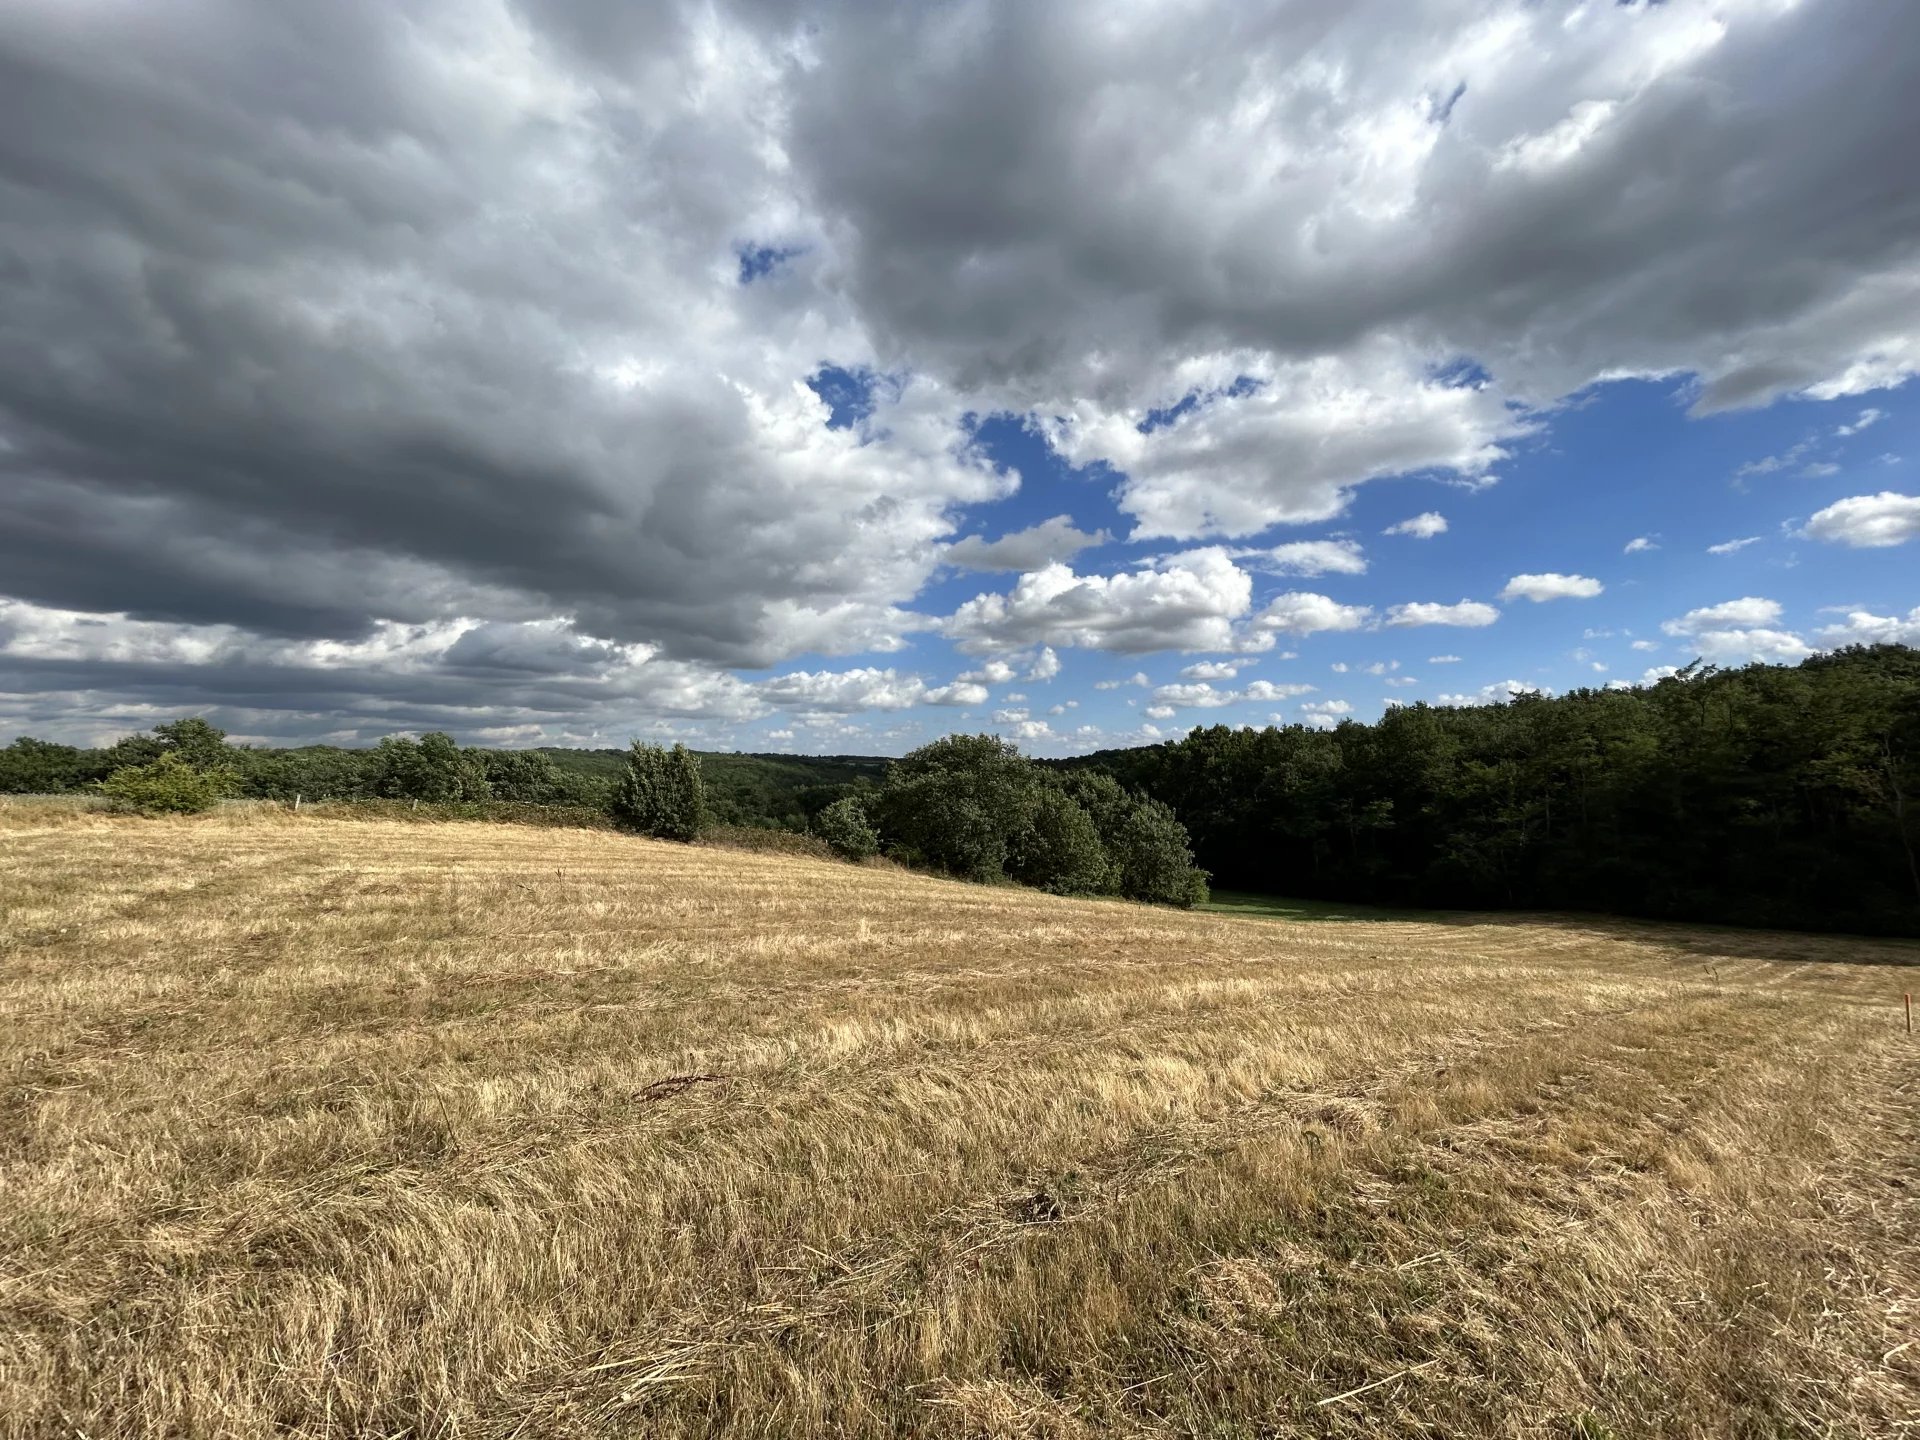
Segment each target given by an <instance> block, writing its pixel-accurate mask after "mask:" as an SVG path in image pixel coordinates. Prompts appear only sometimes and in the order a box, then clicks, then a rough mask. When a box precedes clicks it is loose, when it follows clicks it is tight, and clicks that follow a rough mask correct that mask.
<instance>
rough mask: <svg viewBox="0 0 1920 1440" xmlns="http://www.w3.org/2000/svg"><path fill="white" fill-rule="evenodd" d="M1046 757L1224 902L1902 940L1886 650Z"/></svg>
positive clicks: (1907, 821)
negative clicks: (1287, 898) (1231, 895)
mask: <svg viewBox="0 0 1920 1440" xmlns="http://www.w3.org/2000/svg"><path fill="white" fill-rule="evenodd" d="M1067 763H1068V765H1069V766H1070V767H1071V768H1072V769H1074V770H1077V769H1079V768H1081V767H1085V768H1091V769H1094V770H1096V771H1098V772H1100V773H1105V774H1108V775H1111V776H1113V777H1114V778H1115V779H1117V780H1118V781H1120V782H1122V783H1123V784H1125V785H1127V786H1130V787H1135V788H1137V789H1139V790H1140V791H1142V792H1143V793H1145V794H1148V795H1151V796H1153V797H1155V798H1157V799H1159V800H1161V801H1162V802H1164V803H1165V804H1167V805H1168V806H1169V807H1171V808H1172V810H1173V811H1174V812H1175V813H1176V814H1177V815H1178V816H1179V817H1180V819H1181V820H1182V821H1183V822H1184V823H1185V825H1186V828H1187V830H1188V832H1189V833H1190V835H1191V836H1192V840H1193V846H1194V851H1195V854H1196V856H1197V858H1198V861H1199V863H1200V864H1201V865H1203V866H1205V867H1206V868H1207V869H1208V870H1209V871H1211V872H1212V874H1213V877H1214V880H1215V883H1216V884H1219V885H1223V886H1227V887H1230V888H1237V889H1245V890H1255V891H1262V892H1266V893H1272V894H1281V895H1291V896H1301V897H1310V898H1320V899H1328V900H1340V901H1347V902H1364V903H1371V904H1381V905H1414V906H1422V907H1439V908H1450V907H1465V908H1494V909H1507V908H1524V909H1570V910H1600V911H1611V912H1615V913H1621V914H1629V915H1643V916H1653V917H1666V918H1673V919H1688V920H1698V921H1711V922H1720V923H1727V924H1741V925H1763V926H1778V927H1786V928H1802V929H1834V930H1856V931H1865V932H1874V933H1891V934H1909V935H1912V934H1920V651H1916V650H1914V649H1912V648H1910V647H1906V646H1899V645H1879V646H1871V647H1867V646H1856V647H1852V648H1849V649H1845V650H1840V651H1836V652H1833V653H1831V654H1825V655H1819V656H1815V657H1813V658H1811V659H1809V660H1806V661H1804V662H1802V663H1801V664H1799V665H1798V666H1794V667H1785V666H1772V665H1751V666H1747V667H1744V668H1740V669H1726V670H1722V669H1715V668H1713V667H1709V666H1701V665H1695V666H1693V667H1690V668H1689V669H1687V670H1684V671H1682V672H1680V673H1679V674H1678V675H1675V676H1673V677H1672V678H1670V679H1665V680H1662V681H1660V682H1659V683H1658V684H1655V685H1652V686H1647V687H1643V688H1639V689H1630V690H1581V691H1576V692H1573V693H1571V694H1567V695H1563V696H1559V697H1553V698H1549V697H1545V696H1539V695H1521V696H1518V697H1516V698H1515V699H1513V700H1512V701H1510V702H1508V703H1506V704H1499V705H1484V706H1475V707H1466V708H1461V709H1446V708H1434V707H1430V706H1427V705H1409V706H1403V707H1398V708H1394V709H1390V710H1389V711H1388V712H1387V713H1386V714H1385V715H1384V716H1383V717H1382V718H1381V719H1380V720H1378V721H1376V722H1373V723H1371V724H1363V723H1359V722H1354V721H1348V722H1344V723H1342V724H1340V725H1339V726H1338V727H1336V728H1334V729H1331V730H1314V729H1308V728H1304V727H1300V726H1290V727H1287V728H1285V729H1266V730H1251V729H1230V728H1228V727H1226V726H1213V727H1211V728H1207V729H1200V730H1195V731H1193V732H1191V733H1190V734H1189V735H1187V736H1186V737H1185V738H1184V739H1182V740H1179V741H1177V742H1171V743H1167V744H1163V745H1158V746H1153V747H1148V748H1143V749H1135V750H1120V751H1106V752H1102V753H1100V754H1097V755H1094V756H1091V757H1087V758H1086V759H1085V760H1082V761H1077V762H1067Z"/></svg>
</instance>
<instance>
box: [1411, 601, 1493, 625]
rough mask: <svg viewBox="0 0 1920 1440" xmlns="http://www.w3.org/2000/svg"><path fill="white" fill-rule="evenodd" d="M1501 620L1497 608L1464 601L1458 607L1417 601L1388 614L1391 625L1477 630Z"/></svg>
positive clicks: (1481, 602)
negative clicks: (1446, 626)
mask: <svg viewBox="0 0 1920 1440" xmlns="http://www.w3.org/2000/svg"><path fill="white" fill-rule="evenodd" d="M1499 618H1500V611H1499V610H1498V609H1497V608H1495V607H1494V606H1492V605H1488V604H1486V603H1484V602H1483V601H1479V600H1462V601H1460V602H1459V603H1458V604H1457V605H1442V604H1439V603H1438V602H1435V601H1415V602H1412V603H1410V604H1406V605H1395V606H1394V607H1393V608H1392V609H1391V610H1389V611H1388V612H1387V624H1389V625H1464V626H1469V627H1474V628H1477V627H1479V626H1482V625H1491V624H1493V622H1494V621H1496V620H1498V619H1499Z"/></svg>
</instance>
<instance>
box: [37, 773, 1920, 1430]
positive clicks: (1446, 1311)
mask: <svg viewBox="0 0 1920 1440" xmlns="http://www.w3.org/2000/svg"><path fill="white" fill-rule="evenodd" d="M1915 955H1916V951H1915V948H1914V947H1912V946H1901V945H1898V944H1890V943H1874V942H1854V941H1848V940H1844V939H1831V938H1808V937H1801V936H1769V935H1756V934H1751V933H1742V932H1735V931H1705V930H1686V929H1681V928H1677V927H1655V926H1646V925H1640V926H1636V925H1625V924H1622V925H1605V924H1600V923H1574V922H1553V921H1550V920H1541V921H1537V922H1536V921H1528V920H1516V919H1514V918H1513V917H1500V918H1494V917H1483V918H1459V919H1456V920H1453V921H1446V922H1432V923H1427V922H1419V923H1416V922H1412V921H1353V922H1349V923H1338V924H1333V923H1286V922H1283V921H1276V920H1271V919H1262V918H1234V917H1232V916H1227V915H1217V914H1201V915H1182V914H1178V913H1174V912H1169V911H1160V910H1149V909H1144V908H1139V907H1133V906H1128V905H1123V904H1118V903H1107V902H1076V901H1065V900H1057V899H1051V898H1048V897H1045V896H1041V895H1036V894H1031V893H1026V892H1020V891H1014V890H993V889H983V888H974V887H968V886H964V885H958V884H951V883H946V882H942V881H937V880H933V879H928V878H923V877H919V876H913V875H908V874H904V873H900V872H897V871H891V870H885V869H861V868H855V867H852V866H844V865H836V864H831V863H826V862H815V861H807V860H799V859H790V858H784V857H777V856H767V855H749V854H742V853H735V852H728V851H721V850H713V849H703V848H676V847H672V846H668V845H662V844H656V843H652V842H647V841H641V840H634V839H626V838H622V837H618V836H612V835H607V834H601V833H589V832H572V831H559V830H536V829H522V828H516V827H511V826H496V825H478V824H467V825H439V826H435V825H408V824H401V823H393V822H354V821H347V820H325V819H312V818H307V817H293V816H285V815H279V814H275V813H271V812H257V813H253V814H245V813H242V814H236V815H229V816H221V817H211V818H207V819H202V820H195V821H180V822H138V821H132V820H117V819H111V818H106V817H101V816H97V815H86V814H77V813H76V814H64V815H63V814H60V813H57V812H54V811H51V810H48V809H44V808H36V807H34V806H32V805H30V804H25V805H15V806H12V807H9V808H7V809H4V810H0V1062H3V1065H4V1071H3V1073H4V1083H5V1087H6V1088H5V1093H4V1100H3V1103H4V1106H5V1113H4V1123H0V1435H5V1436H28V1435H33V1436H39V1435H55V1434H72V1435H82V1434H84V1435H88V1436H92V1437H95V1440H103V1437H109V1436H136V1435H138V1436H161V1435H169V1436H176V1435H177V1436H187V1435H191V1436H195V1437H201V1436H251V1435H266V1434H295V1435H311V1436H318V1435H337V1436H348V1435H355V1436H372V1435H381V1436H408V1437H413V1440H421V1437H438V1436H448V1437H452V1436H460V1437H466V1440H482V1437H492V1440H506V1437H510V1436H519V1437H528V1440H532V1437H546V1436H604V1435H636V1436H639V1435H645V1436H656V1435H657V1436H675V1435H717V1434H741V1435H746V1434H752V1435H766V1436H827V1435H867V1434H876V1435H879V1434H893V1435H902V1436H905V1435H936V1436H944V1435H951V1436H964V1435H973V1436H1036V1437H1038V1436H1052V1437H1072V1436H1105V1435H1121V1436H1128V1435H1139V1436H1145V1435H1155V1436H1161V1435H1166V1436H1171V1435H1195V1434H1200V1435H1209V1436H1218V1437H1229V1436H1258V1435H1355V1436H1357V1435H1374V1434H1382V1433H1399V1434H1431V1435H1479V1434H1490V1435H1512V1436H1534V1435H1557V1436H1586V1437H1598V1436H1607V1435H1615V1436H1622V1437H1625V1436H1641V1435H1676V1436H1677V1435H1687V1436H1695V1435H1697V1436H1709V1435H1712V1436H1720V1435H1769V1436H1772V1435H1862V1436H1867V1435H1874V1436H1878V1435H1895V1434H1900V1433H1910V1430H1903V1428H1902V1427H1903V1426H1910V1425H1911V1422H1912V1421H1913V1418H1914V1417H1915V1416H1920V1346H1915V1345H1913V1344H1912V1343H1911V1342H1912V1341H1913V1340H1914V1338H1915V1336H1916V1332H1917V1330H1920V1301H1916V1298H1915V1297H1916V1293H1917V1292H1920V1270H1917V1267H1920V1258H1917V1256H1916V1249H1915V1247H1916V1241H1917V1237H1920V1214H1916V1208H1915V1197H1916V1195H1917V1194H1920V1173H1916V1157H1917V1156H1920V1138H1917V1137H1916V1119H1917V1112H1920V1078H1917V1076H1920V1045H1916V1043H1915V1042H1914V1041H1912V1040H1909V1039H1907V1037H1906V1036H1905V1035H1904V1034H1902V1033H1901V1028H1900V1019H1899V996H1900V993H1901V991H1902V990H1904V989H1909V988H1914V987H1913V977H1915V976H1920V971H1914V970H1911V969H1902V968H1898V967H1900V966H1902V965H1904V964H1907V963H1910V962H1911V961H1912V960H1913V959H1914V958H1915ZM1903 1347H1904V1348H1903Z"/></svg>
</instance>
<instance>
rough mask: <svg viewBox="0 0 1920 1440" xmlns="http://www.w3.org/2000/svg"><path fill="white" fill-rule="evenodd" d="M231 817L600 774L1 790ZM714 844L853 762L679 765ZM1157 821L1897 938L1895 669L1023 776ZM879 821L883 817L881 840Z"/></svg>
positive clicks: (504, 771)
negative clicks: (182, 795) (1129, 799)
mask: <svg viewBox="0 0 1920 1440" xmlns="http://www.w3.org/2000/svg"><path fill="white" fill-rule="evenodd" d="M169 753H170V754H173V755H176V756H178V757H180V759H181V760H182V761H184V762H186V763H188V764H191V765H200V766H205V767H209V768H214V769H220V770H222V771H223V772H229V773H230V774H231V775H232V778H233V784H234V787H235V788H234V789H233V790H232V791H230V792H229V793H239V794H244V795H252V796H256V797H260V798H270V799H271V798H277V799H288V800H290V799H292V798H293V797H294V796H295V795H303V796H305V797H306V798H307V799H310V800H318V799H360V798H370V797H385V798H388V799H393V798H400V799H406V798H409V797H411V798H413V799H416V800H434V801H476V800H492V801H505V802H513V803H520V804H534V805H567V806H575V807H591V808H594V809H596V810H598V809H603V808H604V806H605V803H606V799H607V795H608V793H609V791H610V790H611V788H612V785H613V782H614V780H615V778H616V777H617V776H618V774H619V772H620V768H621V766H622V765H623V764H625V762H626V755H627V752H626V751H624V750H568V749H559V748H552V749H545V750H536V751H501V750H480V749H467V750H462V749H461V748H460V747H458V746H456V745H455V744H454V743H453V742H452V741H451V740H450V739H449V738H448V737H446V736H444V735H429V736H424V737H422V738H421V739H420V740H418V741H414V740H408V739H398V738H390V739H388V740H384V741H382V742H381V743H380V745H378V746H375V747H372V748H370V749H365V750H341V749H333V748H329V747H324V746H314V747H307V748H304V749H297V750H250V749H237V748H234V747H230V746H227V745H226V744H225V743H224V737H223V736H222V735H221V733H220V732H219V731H217V730H214V729H213V728H212V727H211V726H208V725H206V724H205V723H204V722H203V721H198V720H183V721H177V722H174V723H172V724H170V725H164V726H159V727H156V729H155V731H154V733H153V734H150V735H133V736H128V737H127V738H126V739H124V740H121V741H119V742H118V743H116V744H115V745H113V746H110V747H108V748H106V749H102V750H79V749H75V748H74V747H72V746H66V745H56V744H49V743H47V742H44V741H39V740H33V739H29V738H22V739H19V740H16V741H15V742H14V743H13V744H12V745H9V746H7V747H5V748H4V749H0V792H6V791H13V792H36V791H59V790H72V789H81V788H85V787H87V786H89V785H92V784H94V783H96V782H98V781H99V780H101V779H102V778H104V777H105V776H106V775H108V774H110V773H112V772H113V771H114V770H116V769H117V768H120V767H123V766H137V765H144V764H147V763H149V762H151V761H153V760H154V759H155V758H156V757H158V756H160V755H163V754H169ZM699 759H700V767H701V772H702V775H703V777H704V780H705V786H706V792H707V804H708V810H709V813H710V815H711V817H712V819H713V820H715V821H717V822H718V823H720V824H723V825H734V826H757V827H764V828H772V829H785V830H805V829H807V828H809V826H810V824H811V823H812V822H813V820H814V817H816V816H818V815H819V814H820V813H821V812H822V811H823V810H825V809H826V807H827V806H829V805H831V804H833V803H834V802H835V801H837V800H840V799H843V798H845V797H848V796H867V795H871V794H872V793H873V792H875V791H877V790H878V789H879V787H880V786H881V784H882V782H883V781H884V780H885V778H886V773H887V766H888V765H889V763H890V762H889V761H887V760H886V759H884V758H881V757H877V756H866V755H829V756H811V755H740V754H731V753H703V754H701V755H700V757H699ZM1046 763H1048V764H1050V765H1054V766H1057V767H1062V768H1065V769H1069V770H1071V769H1079V768H1091V769H1095V770H1099V771H1103V772H1105V773H1106V774H1108V775H1110V776H1112V777H1113V778H1114V779H1115V780H1117V781H1118V782H1120V784H1121V785H1122V786H1124V787H1126V788H1127V789H1129V790H1132V791H1136V792H1140V793H1142V794H1144V795H1146V796H1148V797H1150V798H1152V799H1155V800H1158V801H1160V802H1162V803H1163V804H1165V805H1166V806H1168V807H1170V808H1171V810H1172V811H1173V812H1174V814H1175V815H1176V816H1177V817H1178V819H1179V821H1180V822H1181V823H1182V824H1184V826H1185V827H1186V831H1187V833H1188V835H1190V836H1191V839H1192V846H1193V852H1194V858H1195V860H1196V861H1197V862H1198V864H1199V865H1201V866H1202V867H1203V868H1204V869H1206V870H1207V871H1210V872H1211V873H1212V875H1213V878H1214V881H1215V883H1216V884H1219V885H1221V886H1224V887H1227V888H1232V889H1244V890H1254V891H1261V892H1265V893H1268V894H1276V895H1292V896H1301V897H1308V898H1319V899H1327V900H1339V901H1346V902H1361V903H1371V904H1381V905H1419V906H1428V907H1461V908H1494V909H1575V910H1602V911H1613V912H1616V913H1623V914H1633V915H1648V916H1664V917H1671V918H1675V919H1690V920H1706V921H1719V922H1724V923H1730V924H1743V925H1768V926H1786V927H1795V928H1812V929H1832V930H1862V931H1873V932H1879V933H1892V934H1908V935H1920V651H1916V650H1914V649H1912V648H1910V647H1907V646H1903V645H1879V646H1870V647H1869V646H1856V647H1852V648H1849V649H1846V650H1841V651H1837V652H1834V653H1832V654H1827V655H1818V656H1815V657H1813V658H1812V659H1809V660H1806V661H1804V662H1802V663H1801V664H1799V665H1797V666H1791V667H1789V666H1779V665H1750V666H1746V667H1744V668H1742V669H1736V670H1716V669H1713V668H1711V667H1702V666H1695V667H1691V668H1689V669H1688V670H1685V671H1682V672H1681V673H1680V674H1679V675H1677V676H1674V677H1672V678H1670V679H1666V680H1662V681H1661V682H1659V683H1658V684H1656V685H1652V686H1647V687H1642V688H1635V689H1622V690H1580V691H1575V692H1573V693H1572V694H1568V695H1562V696H1556V697H1551V698H1549V697H1545V696H1536V695H1522V696H1520V697H1518V698H1517V699H1515V700H1513V701H1512V702H1511V703H1508V704H1502V705H1480V706H1468V707H1462V708H1459V709H1448V708H1435V707H1432V706H1427V705H1418V704H1417V705H1409V706H1403V707H1396V708H1394V709H1391V710H1389V711H1388V712H1387V713H1386V714H1385V715H1384V716H1383V717H1381V718H1380V719H1379V720H1377V721H1374V722H1372V723H1360V722H1357V721H1345V722H1343V723H1341V724H1340V725H1338V726H1336V727H1334V728H1332V729H1329V730H1316V729H1307V728H1304V727H1301V726H1297V725H1296V726H1289V727H1287V728H1285V729H1271V728H1270V729H1265V730H1253V729H1246V728H1241V729H1235V728H1232V727H1229V726H1226V725H1215V726H1211V727H1208V728H1206V729H1201V730H1195V731H1193V732H1192V733H1190V734H1189V735H1188V736H1187V737H1186V738H1185V739H1182V740H1179V741H1175V742H1169V743H1167V744H1162V745H1155V746H1149V747H1145V748H1141V749H1131V750H1107V751H1101V752H1099V753H1097V754H1093V755H1089V756H1085V757H1081V758H1077V759H1073V760H1062V761H1051V762H1046ZM897 818H898V817H896V819H897Z"/></svg>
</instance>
